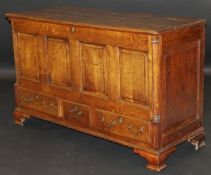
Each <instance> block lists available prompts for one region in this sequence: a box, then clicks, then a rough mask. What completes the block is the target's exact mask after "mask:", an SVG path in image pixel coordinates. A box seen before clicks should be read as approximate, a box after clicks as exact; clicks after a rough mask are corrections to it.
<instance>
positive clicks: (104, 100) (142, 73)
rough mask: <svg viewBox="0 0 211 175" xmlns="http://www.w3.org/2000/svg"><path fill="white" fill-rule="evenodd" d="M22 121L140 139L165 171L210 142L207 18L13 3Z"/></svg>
mask: <svg viewBox="0 0 211 175" xmlns="http://www.w3.org/2000/svg"><path fill="white" fill-rule="evenodd" d="M6 16H7V17H8V18H9V20H10V21H11V24H12V29H13V41H14V42H13V45H14V55H15V65H16V75H17V79H16V84H15V97H16V107H15V112H14V118H15V122H16V123H17V124H21V125H22V124H23V123H24V121H25V120H26V119H29V118H31V116H35V117H37V118H40V119H43V120H47V121H50V122H54V123H57V124H60V125H62V126H66V127H69V128H73V129H76V130H78V131H81V132H85V133H87V134H91V135H94V136H97V137H101V138H104V139H106V140H110V141H113V142H116V143H119V144H122V145H125V146H129V147H131V148H133V149H134V152H135V153H137V154H139V155H140V156H142V157H144V158H145V159H146V160H147V161H148V165H147V168H149V169H151V170H155V171H160V170H162V169H163V168H165V167H166V164H165V160H166V159H167V158H168V157H169V156H170V155H171V153H173V152H174V151H175V150H176V146H177V145H178V144H180V143H182V142H184V141H186V140H188V141H189V142H190V143H192V144H193V145H195V147H196V148H197V149H198V148H200V147H202V146H204V145H205V142H204V140H205V130H204V124H203V84H204V72H203V69H204V56H205V53H204V49H205V20H201V19H199V20H194V19H185V18H176V17H163V16H159V15H152V14H138V13H134V14H128V13H120V12H108V11H99V10H93V9H92V10H90V9H79V8H73V7H71V8H56V9H45V10H38V11H31V12H20V13H9V14H7V15H6Z"/></svg>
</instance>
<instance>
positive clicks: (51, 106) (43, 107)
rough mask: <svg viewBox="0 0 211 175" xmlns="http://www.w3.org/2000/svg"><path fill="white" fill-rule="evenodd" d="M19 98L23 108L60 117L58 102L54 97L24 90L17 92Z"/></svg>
mask: <svg viewBox="0 0 211 175" xmlns="http://www.w3.org/2000/svg"><path fill="white" fill-rule="evenodd" d="M17 96H18V98H17V100H18V104H19V106H20V107H21V108H24V109H30V110H34V111H38V112H43V113H46V114H51V115H55V116H58V102H57V99H56V98H54V97H51V96H47V95H43V94H39V93H35V92H32V91H28V90H22V89H21V90H18V91H17Z"/></svg>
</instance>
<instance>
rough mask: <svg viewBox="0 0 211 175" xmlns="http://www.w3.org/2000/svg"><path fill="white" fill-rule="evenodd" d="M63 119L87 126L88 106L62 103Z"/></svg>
mask: <svg viewBox="0 0 211 175" xmlns="http://www.w3.org/2000/svg"><path fill="white" fill-rule="evenodd" d="M63 107H64V108H63V110H64V118H65V119H67V120H68V121H70V122H73V123H76V124H79V125H89V106H86V105H82V104H78V103H73V102H64V103H63Z"/></svg>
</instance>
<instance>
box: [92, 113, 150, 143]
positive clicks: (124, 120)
mask: <svg viewBox="0 0 211 175" xmlns="http://www.w3.org/2000/svg"><path fill="white" fill-rule="evenodd" d="M94 126H95V127H96V128H97V129H99V130H101V131H103V132H108V133H112V134H115V135H118V136H121V137H125V138H128V139H131V140H136V141H140V142H143V143H149V142H150V136H149V122H145V121H142V120H139V119H135V118H132V117H128V116H122V115H118V114H115V113H112V112H108V111H104V110H97V111H96V113H95V119H94Z"/></svg>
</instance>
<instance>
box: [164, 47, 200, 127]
mask: <svg viewBox="0 0 211 175" xmlns="http://www.w3.org/2000/svg"><path fill="white" fill-rule="evenodd" d="M198 60H199V52H198V46H197V43H195V44H191V45H190V46H187V48H183V49H181V50H178V51H177V52H173V53H170V54H168V55H167V56H166V115H165V122H164V125H165V126H164V128H165V129H168V128H170V127H171V126H173V125H175V126H176V125H178V124H181V123H184V122H187V121H189V122H191V120H190V118H193V120H195V119H194V118H195V117H196V115H197V98H198V97H197V95H198V85H197V84H198V83H199V82H198V78H197V74H198V69H199V68H198V66H197V64H198V63H197V62H198Z"/></svg>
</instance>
